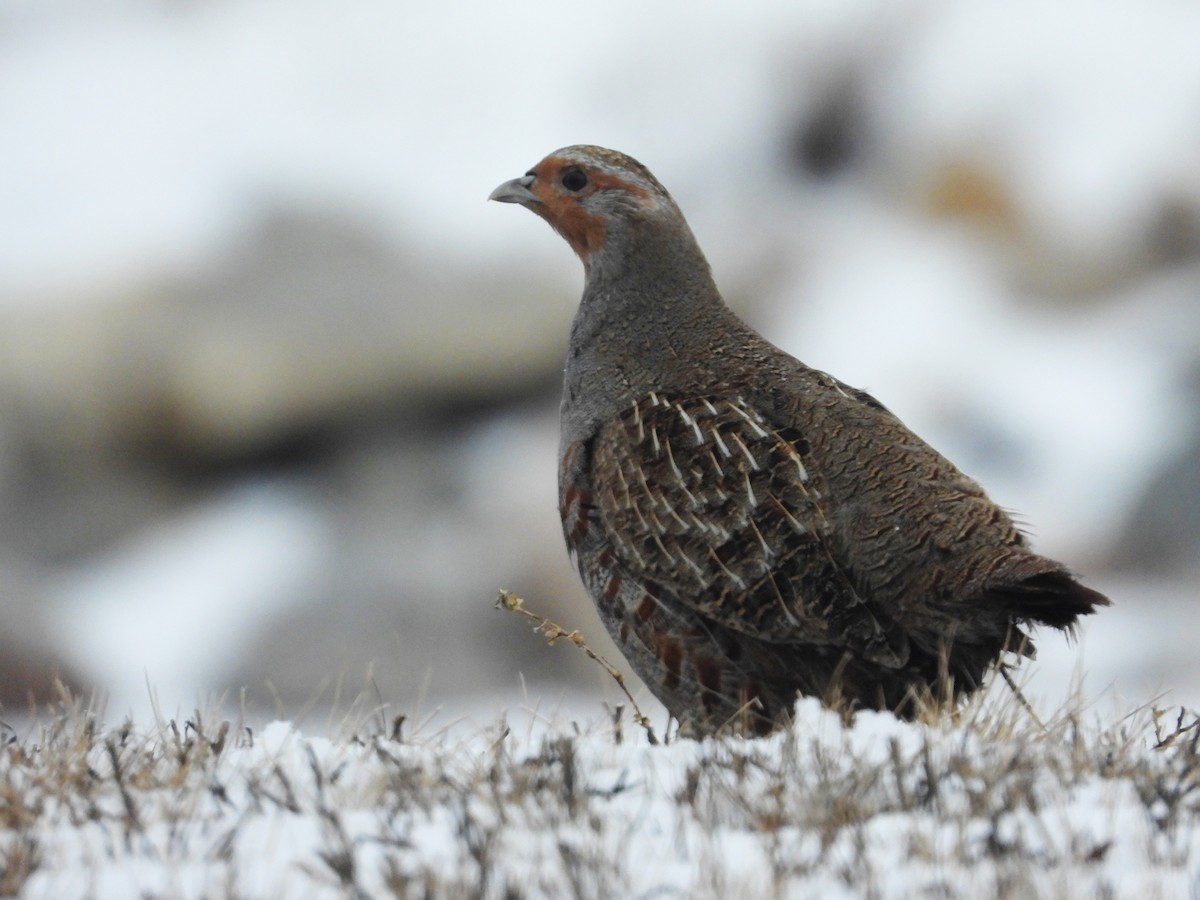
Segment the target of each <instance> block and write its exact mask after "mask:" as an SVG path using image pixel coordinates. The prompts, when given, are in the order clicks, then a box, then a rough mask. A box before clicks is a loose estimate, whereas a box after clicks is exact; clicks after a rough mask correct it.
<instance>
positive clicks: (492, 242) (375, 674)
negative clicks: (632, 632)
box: [0, 0, 1200, 721]
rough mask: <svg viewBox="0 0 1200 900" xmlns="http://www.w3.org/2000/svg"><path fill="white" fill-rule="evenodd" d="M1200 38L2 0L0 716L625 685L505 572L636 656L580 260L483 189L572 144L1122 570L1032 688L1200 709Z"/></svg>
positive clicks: (1095, 23)
mask: <svg viewBox="0 0 1200 900" xmlns="http://www.w3.org/2000/svg"><path fill="white" fill-rule="evenodd" d="M1198 40H1200V7H1196V6H1195V5H1193V4H1181V3H1178V2H1168V0H1127V2H1117V0H1113V2H1105V3H1099V4H1097V3H1094V2H1083V0H1062V2H1059V3H1055V4H1043V3H1040V2H1034V0H1010V2H1005V3H999V2H996V3H973V4H960V3H956V2H953V0H920V2H909V3H894V2H884V0H799V2H797V0H777V2H747V3H743V4H739V5H738V6H737V8H736V11H733V10H732V9H730V10H720V9H715V8H714V9H709V8H708V7H707V6H706V5H703V4H695V3H673V2H672V3H667V2H664V3H659V4H645V3H634V2H632V0H607V2H605V3H604V4H585V3H580V4H567V5H562V4H549V3H534V2H528V0H526V2H514V3H507V4H495V3H485V2H482V0H464V2H460V3H452V4H449V3H448V4H416V3H397V2H394V0H336V2H335V0H107V2H96V0H0V701H2V702H3V709H2V710H0V715H3V716H4V717H8V716H9V715H10V714H12V713H13V712H14V711H17V710H21V709H24V708H25V707H26V704H27V703H28V702H29V700H30V698H32V699H34V700H39V699H45V698H46V697H47V696H48V693H49V690H50V687H49V673H50V672H51V671H53V670H58V671H60V672H61V673H62V674H63V677H64V678H65V679H66V680H67V681H68V683H70V684H72V685H74V686H76V687H78V688H80V689H83V690H96V691H99V692H100V694H101V695H102V696H104V697H107V698H108V699H107V715H108V716H109V717H110V718H118V717H121V716H124V715H126V714H128V713H133V714H135V715H138V714H142V713H144V712H145V711H147V710H149V709H151V707H152V706H154V705H157V708H158V709H159V710H160V711H161V712H162V714H163V715H166V716H175V715H178V714H179V713H180V712H182V713H183V714H187V713H188V712H189V711H190V710H191V709H192V708H193V707H194V706H196V705H197V704H201V703H204V702H205V700H206V698H209V697H212V696H214V695H215V696H221V695H223V696H224V697H225V698H226V702H229V703H240V702H244V703H245V704H246V705H247V707H249V708H250V709H252V710H263V711H264V713H270V714H277V713H283V714H288V715H295V714H298V712H299V714H303V712H304V711H305V710H320V709H326V708H328V707H330V706H336V705H338V704H341V705H342V706H345V705H346V704H347V703H348V702H349V701H350V700H352V699H353V698H354V697H356V696H359V695H360V694H361V692H363V691H364V689H366V690H367V692H368V696H369V697H372V698H378V700H379V701H380V702H385V703H388V704H390V705H391V706H392V708H393V709H394V710H396V711H400V712H409V713H410V714H416V713H419V712H421V711H429V710H434V709H438V708H440V709H441V710H442V716H443V718H446V717H449V718H454V717H457V716H471V715H479V716H481V717H482V719H483V720H484V721H490V720H492V719H494V718H495V716H496V715H497V714H499V712H500V711H501V710H503V709H504V708H506V707H513V706H518V705H521V704H528V705H530V706H536V707H538V708H542V709H549V708H564V707H565V708H567V709H570V710H574V709H579V710H582V711H583V712H582V713H581V714H582V715H599V714H600V706H599V704H598V703H597V698H607V699H608V700H610V701H615V700H617V699H618V695H617V694H616V692H615V689H614V687H613V685H612V684H611V682H610V681H609V680H608V679H607V677H606V676H605V675H604V674H603V672H602V671H600V670H599V669H598V668H597V667H595V666H594V665H591V664H589V663H588V662H587V660H586V659H584V658H583V656H582V654H579V653H576V652H573V651H571V650H570V649H569V648H563V647H554V648H548V647H546V646H545V644H544V641H543V640H542V639H541V638H540V637H539V636H537V635H535V634H532V633H531V631H530V629H529V627H528V624H527V623H526V622H525V621H524V620H521V619H520V618H519V617H516V616H511V615H504V614H501V613H499V612H495V611H494V610H493V609H492V602H493V600H494V598H495V595H496V590H497V589H498V588H501V587H504V588H509V589H512V590H514V591H517V592H518V593H520V594H521V595H522V596H524V597H525V598H526V599H527V601H528V604H529V605H530V607H532V608H534V609H536V610H537V611H539V612H541V613H542V614H544V615H548V616H550V617H551V618H553V619H555V620H556V621H558V622H560V623H562V624H564V625H566V626H568V627H580V628H582V629H583V630H584V632H585V634H586V636H587V637H588V639H589V640H590V641H591V642H592V643H593V644H594V645H595V646H596V647H597V648H598V649H600V650H601V651H602V652H606V653H608V655H609V656H610V658H612V659H614V660H616V659H617V658H618V654H616V652H615V651H614V650H612V649H611V645H609V644H607V642H606V640H604V639H603V637H602V628H601V626H600V624H599V621H598V620H597V619H596V617H595V615H594V613H593V612H592V611H591V607H590V604H589V603H588V601H587V600H586V598H585V597H584V595H583V592H582V590H581V588H580V587H579V586H578V584H577V581H576V577H575V574H574V572H573V571H572V570H571V568H570V565H569V563H568V560H567V556H566V553H565V550H564V548H563V543H562V537H561V533H560V530H559V524H558V520H557V512H556V498H555V490H556V488H555V477H556V458H555V457H556V442H557V421H556V416H557V402H558V399H557V397H558V382H559V376H560V372H561V365H562V357H563V353H564V348H565V344H566V334H567V328H568V325H569V322H570V319H571V316H572V314H573V312H574V308H575V303H576V300H577V298H578V295H579V291H580V287H581V284H582V272H581V271H580V267H579V264H578V262H577V261H576V259H575V258H574V257H573V256H572V254H571V253H570V251H569V250H568V248H567V247H566V246H565V244H563V242H562V241H561V240H559V239H558V238H557V237H556V236H555V235H553V234H552V233H551V231H550V230H549V229H548V228H547V227H546V226H545V225H544V224H543V223H542V222H540V221H538V220H537V219H536V218H535V217H534V216H532V215H529V214H528V213H527V212H525V211H523V210H520V209H516V208H513V207H508V206H501V205H499V204H490V205H489V204H487V203H486V202H485V198H486V197H487V195H488V193H489V192H490V191H491V189H492V188H493V187H495V186H496V185H497V184H499V183H500V182H501V181H504V180H507V179H509V178H512V177H515V176H517V175H520V174H522V173H523V172H524V171H525V170H526V169H528V168H529V167H530V166H531V165H533V164H534V163H535V162H536V161H537V160H539V159H540V158H541V157H542V156H544V155H545V154H546V153H548V152H549V151H551V150H553V149H556V148H558V147H561V146H564V145H567V144H572V143H598V144H602V145H606V146H611V147H615V148H617V149H620V150H624V151H626V152H628V153H630V154H632V155H633V156H635V157H637V158H638V159H640V160H641V161H642V162H644V163H646V164H647V165H648V166H650V168H651V169H652V170H653V171H654V172H655V173H656V174H657V175H658V176H659V178H660V179H661V180H662V181H663V182H664V183H665V184H666V185H667V186H668V188H669V189H670V190H671V192H672V194H673V195H674V196H675V198H676V199H677V201H678V202H679V204H680V205H681V207H682V208H683V209H684V211H685V212H686V213H687V215H688V217H689V219H690V221H691V223H692V226H693V229H694V230H695V232H696V233H697V235H698V237H699V239H700V241H701V244H702V246H703V247H704V248H705V250H706V252H707V253H708V255H709V258H710V261H711V262H712V264H713V267H714V270H715V272H716V275H717V278H718V281H719V283H720V284H721V285H722V288H723V290H724V292H725V294H726V297H727V299H728V300H729V302H730V304H731V305H732V306H734V307H735V308H736V309H737V310H738V311H739V312H740V313H741V314H743V315H744V316H745V317H747V318H748V319H749V320H750V321H751V322H752V323H753V324H754V325H755V326H756V327H758V328H759V329H760V330H761V331H763V332H765V333H766V334H767V335H768V336H769V337H770V338H771V339H772V340H774V341H775V342H776V343H777V344H779V345H781V346H782V347H784V348H785V349H787V350H788V351H789V352H791V353H793V354H794V355H796V356H798V357H800V358H801V359H803V360H805V361H806V362H808V363H809V364H811V365H814V366H817V367H819V368H822V369H826V370H828V371H831V372H833V373H834V374H836V375H837V376H838V377H840V378H842V379H843V380H845V381H848V382H850V383H851V384H854V385H856V386H861V387H864V388H867V389H868V390H870V391H872V392H873V393H875V394H876V395H877V396H878V397H879V398H880V399H881V400H882V401H883V402H884V403H886V404H887V405H888V406H889V407H890V408H891V409H892V410H893V411H895V412H896V413H898V414H899V415H900V416H901V418H903V419H904V420H905V421H906V422H907V423H908V424H909V425H910V426H911V427H912V428H913V429H914V430H916V431H917V432H918V433H920V434H922V435H923V436H924V437H925V438H927V439H928V440H929V441H930V442H931V443H932V444H934V446H936V447H938V448H939V449H940V450H942V451H943V452H944V453H945V454H946V455H948V456H949V457H950V458H951V459H953V460H954V461H955V462H956V463H958V464H959V466H960V467H961V468H963V469H964V470H965V471H967V472H968V473H969V474H971V475H973V476H974V477H976V478H977V479H978V480H980V481H981V482H982V483H983V484H984V485H985V486H986V487H987V488H988V489H989V491H990V492H991V493H992V495H993V496H994V497H995V498H996V499H997V500H998V501H999V502H1001V503H1002V504H1003V505H1005V506H1006V507H1008V508H1011V509H1013V510H1015V511H1017V512H1018V513H1019V515H1020V518H1021V520H1022V521H1023V522H1025V523H1027V524H1028V527H1029V530H1030V531H1031V533H1032V534H1033V536H1034V540H1035V543H1036V546H1037V547H1038V548H1039V549H1041V550H1042V551H1044V552H1045V553H1047V554H1048V555H1051V556H1054V557H1057V558H1060V559H1063V560H1064V561H1067V562H1068V563H1069V564H1070V565H1071V566H1072V567H1073V568H1074V569H1075V570H1077V571H1078V572H1079V573H1081V574H1082V575H1083V576H1084V578H1085V579H1086V581H1087V582H1088V583H1089V584H1090V585H1092V586H1094V587H1096V588H1098V589H1100V590H1103V591H1105V592H1106V593H1108V594H1109V595H1110V596H1111V597H1112V598H1113V599H1114V601H1115V603H1116V605H1115V606H1114V607H1113V608H1112V609H1110V610H1106V611H1104V612H1103V613H1102V614H1101V615H1099V616H1096V617H1094V619H1092V620H1090V621H1088V622H1087V624H1086V626H1085V628H1084V631H1083V634H1082V636H1081V640H1080V641H1079V643H1078V644H1077V645H1075V646H1068V645H1067V643H1066V642H1065V641H1063V640H1062V639H1060V638H1059V637H1058V636H1057V635H1051V634H1046V635H1044V636H1043V640H1042V641H1041V655H1040V658H1039V660H1038V661H1037V663H1036V664H1035V665H1033V666H1031V667H1030V670H1031V672H1032V673H1033V680H1032V685H1036V686H1037V687H1036V688H1035V687H1032V686H1031V688H1030V690H1031V691H1032V692H1033V693H1037V694H1039V695H1044V696H1054V695H1056V692H1061V691H1065V690H1066V687H1067V685H1068V684H1069V683H1070V682H1071V679H1072V678H1073V677H1074V675H1075V674H1077V673H1078V672H1079V671H1083V672H1086V688H1087V692H1088V694H1089V696H1093V697H1097V698H1101V697H1103V696H1104V695H1106V694H1112V695H1118V696H1120V697H1121V698H1123V699H1124V700H1127V701H1131V702H1143V701H1147V700H1150V699H1152V698H1154V697H1156V696H1158V695H1159V694H1160V693H1162V692H1164V691H1165V692H1167V693H1166V696H1165V699H1164V701H1163V702H1173V703H1184V704H1189V705H1190V704H1196V703H1197V702H1198V701H1200V659H1198V657H1197V654H1196V652H1195V650H1194V642H1195V640H1194V632H1193V629H1194V628H1196V627H1197V619H1196V614H1195V613H1194V612H1193V610H1192V603H1193V602H1195V598H1196V592H1197V587H1198V586H1200V414H1198V413H1200V53H1197V52H1196V46H1197V41H1198ZM1080 659H1082V660H1083V662H1082V664H1079V663H1078V661H1079V660H1080ZM637 691H638V696H639V697H642V698H645V697H646V696H647V695H646V692H645V690H644V689H643V688H640V687H638V688H637Z"/></svg>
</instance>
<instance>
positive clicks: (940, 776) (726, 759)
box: [0, 701, 1200, 898]
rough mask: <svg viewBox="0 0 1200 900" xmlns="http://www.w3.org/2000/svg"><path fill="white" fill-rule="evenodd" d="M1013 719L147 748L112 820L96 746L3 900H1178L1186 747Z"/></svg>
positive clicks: (1136, 730) (814, 716)
mask: <svg viewBox="0 0 1200 900" xmlns="http://www.w3.org/2000/svg"><path fill="white" fill-rule="evenodd" d="M992 712H993V714H994V713H995V710H993V711H992ZM1011 712H1012V711H1011V709H1010V710H1009V712H1008V713H1007V714H1001V715H1000V716H999V720H1004V721H1005V722H1007V723H1008V724H1007V725H1005V724H1003V723H1001V724H996V723H997V721H998V719H997V718H991V719H989V718H987V717H981V718H980V719H978V720H976V721H974V722H971V721H969V720H968V721H967V722H964V723H960V724H958V725H950V724H946V723H942V724H939V725H916V724H908V723H901V722H898V721H897V720H895V719H894V718H892V717H890V716H885V715H863V716H860V717H859V718H858V720H857V722H856V724H855V725H854V726H853V727H849V728H847V727H845V726H843V724H842V723H841V721H840V720H839V719H838V718H837V717H836V716H834V715H833V714H832V713H829V712H828V711H825V710H823V709H821V708H820V706H819V704H817V703H816V702H815V701H805V702H802V703H801V704H800V706H799V708H798V721H797V724H796V725H795V726H794V728H793V729H792V730H790V731H788V732H784V733H779V734H776V735H774V736H772V737H770V738H767V739H763V740H743V739H737V738H723V739H720V740H715V741H714V740H711V739H710V740H706V741H703V742H694V741H687V740H679V741H675V742H672V743H670V744H668V745H666V746H661V745H660V746H648V745H646V744H645V743H644V741H643V740H639V739H634V740H627V741H625V742H623V743H616V742H615V741H614V740H613V739H612V735H611V734H609V733H607V731H606V730H605V729H597V728H594V727H586V728H584V729H583V730H582V731H580V730H579V729H578V727H571V726H564V725H561V724H560V725H551V724H547V723H545V722H544V721H542V722H538V721H534V720H529V721H526V722H521V724H520V725H506V724H505V723H503V722H501V723H497V724H495V725H493V726H491V727H489V728H486V729H477V730H474V731H463V730H459V731H457V732H456V731H449V732H441V733H437V734H432V735H428V736H420V735H419V736H417V737H415V738H409V739H406V740H405V741H403V742H401V741H397V740H393V739H389V738H385V737H383V736H380V735H374V736H371V735H360V736H355V737H353V738H349V739H347V738H340V739H330V738H314V737H305V736H303V735H302V734H301V733H300V732H299V731H298V730H297V729H296V728H295V726H294V725H292V724H291V723H288V722H274V723H271V724H269V725H267V726H266V727H265V728H264V729H263V730H262V731H261V732H260V733H258V734H257V735H253V734H252V733H250V732H246V731H234V732H230V733H229V735H228V738H227V740H228V743H227V744H225V745H224V746H221V747H217V748H216V749H214V748H213V745H212V743H211V741H212V734H211V730H210V733H209V734H208V735H207V736H206V737H205V738H204V739H203V740H197V741H194V742H193V743H186V742H185V743H183V744H181V743H180V742H179V739H178V736H176V737H174V738H172V736H171V735H170V734H168V733H167V732H166V730H165V729H164V730H163V732H162V733H161V735H160V737H159V738H158V740H157V741H156V740H154V739H153V738H152V739H151V740H150V741H149V743H147V744H146V745H145V746H142V745H141V744H140V739H139V738H137V737H136V736H134V737H128V736H127V737H126V739H125V740H123V741H121V745H122V746H123V747H124V749H123V750H120V751H118V758H119V759H121V760H122V763H121V765H122V767H123V768H124V770H125V771H126V775H125V781H126V784H127V787H126V790H127V792H128V794H129V798H130V799H129V800H128V801H125V800H122V799H121V798H120V796H119V794H120V791H119V790H118V789H117V787H116V782H115V780H114V778H113V776H112V773H113V771H114V770H113V767H112V753H113V751H112V750H110V749H108V745H109V744H110V743H112V738H111V736H110V737H109V738H108V739H106V740H105V741H104V742H99V741H98V742H97V743H96V745H94V746H93V748H92V751H91V752H90V753H89V756H88V765H89V766H90V767H91V769H92V770H93V771H94V772H95V773H96V774H95V776H94V778H95V781H94V784H93V788H92V790H93V791H94V793H95V796H94V798H93V803H94V807H95V809H96V810H97V811H96V812H94V813H92V814H91V815H89V816H84V817H80V816H78V815H76V816H71V815H68V814H67V813H66V812H65V811H58V812H53V811H50V812H47V811H42V812H40V813H39V814H38V815H36V817H35V820H34V821H33V823H32V825H31V826H30V827H28V828H26V829H25V830H24V835H25V836H26V837H27V838H28V839H31V840H33V841H35V842H36V843H37V844H38V846H39V848H40V853H41V854H42V856H41V865H40V866H39V867H38V868H37V869H36V870H35V871H34V872H33V873H32V874H31V875H30V876H29V878H28V880H27V882H26V883H25V885H24V887H23V889H22V891H21V896H22V897H29V898H33V897H55V898H71V897H82V896H132V895H138V894H142V893H146V892H150V893H155V894H165V895H167V896H177V897H198V896H205V895H211V894H212V893H214V892H217V893H226V894H236V895H239V896H242V895H244V896H281V895H287V896H298V895H303V896H312V897H324V896H329V897H335V896H345V895H347V894H350V895H355V896H365V897H376V896H390V895H392V894H393V893H403V889H404V888H405V887H407V889H409V890H412V889H419V888H420V886H422V885H424V888H425V889H426V890H432V891H433V893H434V894H435V895H438V896H442V895H454V894H455V892H456V891H465V892H467V893H470V894H471V895H473V896H482V897H493V896H495V897H499V896H505V895H506V893H505V892H506V890H509V889H516V890H517V891H518V892H519V893H521V894H522V895H527V896H561V895H563V893H564V892H572V891H574V892H582V893H584V894H585V895H589V896H590V895H594V894H605V895H609V896H612V895H619V896H648V895H652V894H656V893H664V894H668V895H683V896H696V897H759V896H786V897H791V896H814V895H820V896H847V897H854V896H862V895H863V894H867V893H869V894H870V895H872V896H878V897H882V898H892V897H896V898H900V897H910V896H918V895H919V896H924V895H926V894H928V893H943V892H944V893H946V894H947V895H950V896H994V895H995V893H996V891H997V890H1000V886H1001V885H1004V884H1008V885H1009V886H1010V887H1009V889H1011V890H1017V891H1018V892H1020V893H1021V895H1023V896H1030V895H1036V896H1080V897H1082V896H1095V895H1096V894H1097V893H1098V892H1100V893H1105V892H1108V893H1106V895H1107V896H1113V897H1142V896H1163V897H1166V896H1184V895H1185V894H1186V893H1187V891H1188V888H1189V885H1190V884H1192V883H1194V880H1195V878H1196V877H1197V876H1198V875H1200V869H1198V868H1197V862H1196V859H1197V857H1196V851H1197V849H1200V847H1198V845H1200V832H1198V831H1197V829H1196V828H1195V815H1196V811H1195V808H1194V806H1193V805H1191V804H1189V803H1187V802H1186V801H1180V800H1175V801H1169V802H1172V803H1174V808H1172V809H1167V808H1166V806H1164V805H1163V803H1159V802H1157V801H1155V800H1153V799H1152V798H1151V797H1149V796H1148V795H1147V794H1146V791H1148V790H1154V789H1155V788H1154V787H1153V786H1154V785H1159V786H1162V787H1165V788H1167V790H1166V792H1165V793H1164V797H1167V798H1169V797H1171V793H1170V789H1171V787H1172V786H1175V787H1177V788H1183V789H1184V790H1185V795H1181V796H1186V791H1187V788H1186V785H1187V784H1188V783H1189V782H1188V780H1187V779H1188V775H1187V772H1188V766H1191V765H1193V764H1194V763H1193V762H1192V761H1191V757H1190V756H1189V755H1188V754H1189V752H1190V753H1193V754H1194V748H1193V750H1192V751H1188V750H1187V749H1186V747H1184V746H1182V745H1175V747H1174V749H1173V750H1172V749H1169V748H1168V749H1159V750H1154V749H1151V747H1150V744H1151V743H1153V741H1152V740H1151V739H1150V738H1151V733H1150V725H1151V719H1150V717H1149V714H1148V713H1147V712H1146V711H1142V712H1139V713H1135V714H1134V715H1133V716H1132V717H1130V718H1126V719H1125V720H1124V722H1121V721H1120V720H1119V719H1118V721H1117V722H1116V723H1115V724H1110V725H1104V724H1098V723H1097V722H1096V721H1094V720H1092V719H1090V718H1085V719H1084V720H1076V721H1075V723H1074V724H1073V725H1067V726H1064V725H1062V724H1059V725H1057V726H1051V727H1050V729H1049V730H1048V731H1047V732H1046V733H1044V734H1041V733H1039V732H1038V731H1037V730H1036V729H1034V728H1033V727H1032V726H1031V725H1030V724H1029V722H1028V721H1027V720H1026V721H1024V722H1023V723H1021V721H1020V718H1019V717H1018V718H1017V719H1013V718H1012V715H1011ZM520 718H521V717H520V716H519V715H514V716H513V717H512V721H513V722H518V721H519V720H520ZM1190 728H1191V729H1192V730H1194V728H1195V724H1194V723H1193V724H1192V725H1191V726H1190ZM189 734H190V737H192V738H197V737H198V735H197V734H196V733H194V732H192V733H189ZM1180 740H1181V741H1182V742H1183V743H1184V744H1186V743H1187V742H1188V741H1189V740H1193V737H1191V736H1189V734H1188V733H1187V732H1185V733H1184V734H1183V737H1182V738H1181V739H1180ZM27 752H28V751H27ZM42 752H43V753H45V754H46V755H49V752H50V751H49V747H48V746H47V747H45V748H43V750H42ZM37 756H38V751H37V750H33V751H32V762H30V761H26V762H25V763H24V765H25V766H27V767H30V768H33V767H35V766H36V765H37ZM138 766H142V767H144V768H142V769H141V770H140V771H139V770H138V768H137V767H138ZM21 768H22V764H21V763H16V762H15V760H14V759H11V758H10V759H9V760H7V761H6V764H5V765H4V767H2V768H0V774H4V775H8V776H9V777H10V778H11V776H12V774H13V773H14V772H15V771H19V770H20V769H21ZM1174 779H1183V780H1182V781H1179V782H1178V783H1176V782H1175V781H1174ZM22 789H23V790H24V791H27V792H28V795H29V796H28V798H27V799H29V800H34V801H35V800H36V795H37V794H38V791H39V790H44V789H45V786H44V785H42V786H36V787H35V786H34V784H33V783H32V782H28V781H27V782H25V783H24V786H23V788H22ZM130 808H132V809H133V810H135V816H136V818H135V819H131V818H130V817H129V816H128V815H126V811H127V810H128V809H130ZM389 879H390V882H389ZM1030 891H1032V892H1033V893H1032V894H1030V893H1029V892H1030Z"/></svg>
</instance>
